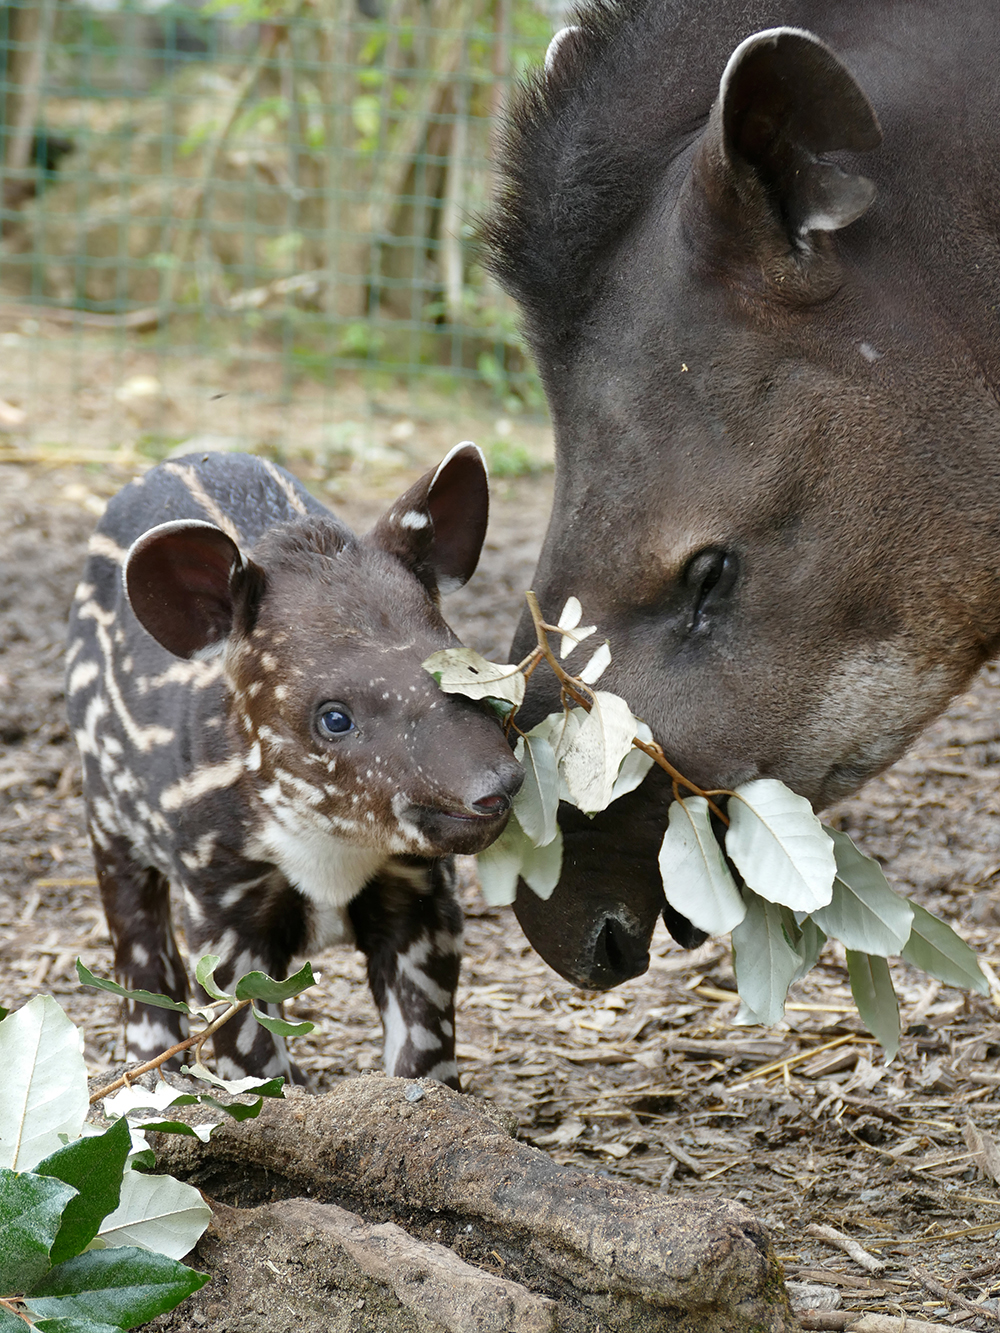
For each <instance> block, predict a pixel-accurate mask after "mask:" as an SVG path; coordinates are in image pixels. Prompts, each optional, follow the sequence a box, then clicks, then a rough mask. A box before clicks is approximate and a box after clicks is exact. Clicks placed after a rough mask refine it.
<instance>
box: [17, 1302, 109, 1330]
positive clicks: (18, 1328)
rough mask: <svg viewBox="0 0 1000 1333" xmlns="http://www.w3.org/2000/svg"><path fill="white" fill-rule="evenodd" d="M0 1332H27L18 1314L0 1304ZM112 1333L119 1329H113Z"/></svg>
mask: <svg viewBox="0 0 1000 1333" xmlns="http://www.w3.org/2000/svg"><path fill="white" fill-rule="evenodd" d="M36 1327H37V1325H36ZM0 1333H27V1325H26V1324H25V1322H24V1320H23V1319H22V1318H21V1317H20V1315H16V1314H11V1312H10V1311H9V1310H5V1309H4V1308H3V1306H2V1305H0ZM114 1333H119V1330H118V1329H115V1330H114Z"/></svg>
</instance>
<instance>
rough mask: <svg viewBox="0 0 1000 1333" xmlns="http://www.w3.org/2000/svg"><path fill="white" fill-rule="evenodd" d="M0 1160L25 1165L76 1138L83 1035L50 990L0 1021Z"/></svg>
mask: <svg viewBox="0 0 1000 1333" xmlns="http://www.w3.org/2000/svg"><path fill="white" fill-rule="evenodd" d="M0 1070H2V1071H3V1089H2V1095H0V1166H5V1167H9V1168H10V1169H12V1170H15V1169H16V1170H18V1171H29V1170H30V1169H31V1168H32V1167H33V1166H35V1165H36V1164H37V1163H38V1162H40V1161H41V1160H42V1158H43V1157H48V1156H49V1154H50V1153H53V1152H55V1151H56V1150H57V1149H58V1148H61V1147H62V1144H63V1140H62V1138H61V1137H60V1135H66V1136H67V1137H69V1138H71V1139H75V1138H78V1137H79V1136H80V1131H81V1129H82V1127H83V1122H84V1119H85V1118H86V1115H87V1110H88V1107H89V1099H88V1096H87V1068H86V1065H85V1064H84V1061H83V1051H82V1038H81V1034H80V1033H79V1032H78V1031H77V1029H76V1028H75V1027H74V1025H73V1024H72V1023H71V1022H70V1020H69V1019H68V1018H67V1017H66V1015H65V1014H64V1013H63V1011H62V1009H61V1008H60V1007H59V1005H58V1004H57V1003H56V1001H55V1000H54V999H53V998H52V996H51V995H36V996H34V997H33V998H32V999H30V1000H29V1001H28V1003H27V1004H26V1005H24V1006H23V1007H22V1008H21V1009H19V1010H17V1012H16V1013H13V1014H8V1016H7V1017H6V1018H5V1019H4V1021H3V1022H2V1023H0Z"/></svg>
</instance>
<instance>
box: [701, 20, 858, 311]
mask: <svg viewBox="0 0 1000 1333" xmlns="http://www.w3.org/2000/svg"><path fill="white" fill-rule="evenodd" d="M881 141H882V131H881V129H880V127H879V123H878V119H877V117H876V115H875V112H874V110H873V109H872V106H871V103H870V102H869V101H868V98H867V97H866V96H865V94H864V93H863V92H862V90H861V88H860V87H859V86H858V84H857V83H856V82H855V80H854V78H853V77H852V75H851V74H850V73H849V71H848V70H847V69H846V67H845V66H844V65H843V64H842V63H841V62H840V60H838V58H837V57H836V56H835V55H834V53H833V52H832V51H831V50H830V49H829V47H827V46H825V45H824V43H823V42H821V41H820V40H819V38H818V37H814V36H813V35H812V33H808V32H803V31H802V30H801V29H799V28H770V29H768V30H767V31H765V32H758V33H755V34H754V36H752V37H748V38H747V39H746V41H744V42H741V43H740V45H739V46H738V47H737V48H736V50H735V51H734V52H733V54H732V56H731V57H730V60H729V63H728V65H727V66H726V68H725V72H724V73H723V75H722V80H721V83H720V85H719V97H718V101H717V102H716V104H715V106H714V107H713V110H712V116H711V119H710V121H709V126H708V128H707V130H706V133H705V137H704V140H703V142H702V145H701V148H700V151H699V154H698V158H697V163H696V169H695V176H696V182H697V184H699V185H700V186H701V187H702V189H703V190H704V191H705V192H706V194H707V195H708V197H709V201H710V203H711V204H712V205H713V206H714V208H715V209H716V211H717V214H718V215H719V219H720V221H722V222H723V223H724V224H725V225H726V227H727V230H728V231H729V232H730V233H732V231H733V230H734V229H736V230H742V231H743V232H744V234H745V236H746V238H747V239H748V240H749V241H751V243H752V244H754V245H755V246H758V247H759V246H760V245H763V246H764V248H765V250H767V249H768V248H771V247H773V246H774V245H775V242H778V243H779V244H778V248H779V249H780V247H781V246H782V245H783V246H784V248H785V250H786V252H787V251H790V252H792V254H793V255H794V257H795V258H796V261H797V265H796V267H797V270H798V274H799V276H802V277H808V270H809V265H808V259H809V257H810V255H811V254H813V253H814V252H815V253H818V252H819V251H820V250H822V247H821V246H818V245H817V241H818V238H817V237H816V236H815V233H822V232H831V231H837V230H838V229H839V228H841V227H846V226H847V225H848V224H849V223H851V222H854V221H855V219H856V218H859V217H860V216H861V214H862V213H864V211H865V209H866V208H868V206H869V204H870V203H871V202H872V200H873V199H874V197H875V186H874V185H873V183H872V182H871V181H870V180H868V178H867V177H865V176H859V175H853V174H851V173H850V172H849V171H845V170H843V169H842V168H841V167H839V166H838V165H837V164H836V163H834V162H830V161H827V160H825V159H824V156H823V155H824V154H827V153H831V152H836V151H838V150H847V151H851V152H861V151H868V150H870V149H873V148H877V147H878V145H879V144H880V143H881ZM769 233H770V236H769ZM775 258H779V256H778V255H776V256H775ZM765 259H766V256H765ZM780 270H781V265H780V262H779V263H778V266H777V270H776V272H775V273H774V274H773V276H775V277H776V280H777V281H779V282H781V281H784V280H785V277H787V276H788V275H784V276H782V274H781V271H780ZM826 276H827V278H828V277H829V275H826ZM790 294H792V293H790ZM801 294H802V295H803V296H808V295H810V293H809V291H808V288H807V287H805V288H804V289H803V291H802V292H801ZM812 294H813V295H817V294H820V293H812Z"/></svg>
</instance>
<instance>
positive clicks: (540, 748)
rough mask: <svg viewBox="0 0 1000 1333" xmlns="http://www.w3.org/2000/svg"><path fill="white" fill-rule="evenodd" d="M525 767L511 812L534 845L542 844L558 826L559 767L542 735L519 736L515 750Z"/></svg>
mask: <svg viewBox="0 0 1000 1333" xmlns="http://www.w3.org/2000/svg"><path fill="white" fill-rule="evenodd" d="M514 757H515V759H517V760H519V761H520V763H521V764H522V765H523V767H524V783H523V785H522V787H521V790H520V791H519V792H518V793H517V795H516V796H515V797H514V813H515V814H516V816H517V819H518V823H519V824H520V825H521V828H522V829H523V830H524V832H525V833H526V834H527V836H528V837H529V838H530V839H531V841H532V842H533V843H534V844H535V846H536V847H545V846H546V845H547V844H548V843H550V842H551V841H552V839H553V838H554V837H555V836H556V833H557V831H558V829H559V825H558V823H557V822H556V814H557V812H558V809H559V770H558V768H557V766H556V752H555V750H554V749H553V748H552V744H551V742H550V741H549V740H548V739H547V738H546V737H545V736H535V735H527V736H522V737H521V738H520V740H519V741H518V742H517V746H516V747H515V750H514Z"/></svg>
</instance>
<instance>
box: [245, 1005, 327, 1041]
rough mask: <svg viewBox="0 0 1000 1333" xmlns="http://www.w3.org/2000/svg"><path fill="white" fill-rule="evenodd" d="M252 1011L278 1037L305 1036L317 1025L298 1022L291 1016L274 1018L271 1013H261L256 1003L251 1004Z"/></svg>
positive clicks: (263, 1026)
mask: <svg viewBox="0 0 1000 1333" xmlns="http://www.w3.org/2000/svg"><path fill="white" fill-rule="evenodd" d="M250 1012H251V1013H252V1014H253V1016H254V1018H256V1020H257V1022H258V1023H259V1024H260V1025H261V1027H262V1028H267V1030H268V1032H273V1033H274V1034H275V1035H276V1036H278V1037H304V1036H305V1035H306V1033H307V1032H312V1031H313V1030H314V1029H315V1027H316V1024H315V1023H305V1022H303V1023H296V1022H293V1021H292V1020H291V1019H289V1018H272V1017H271V1015H270V1014H264V1013H261V1011H260V1010H259V1009H258V1008H257V1006H256V1005H255V1004H253V1005H251V1006H250Z"/></svg>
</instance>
